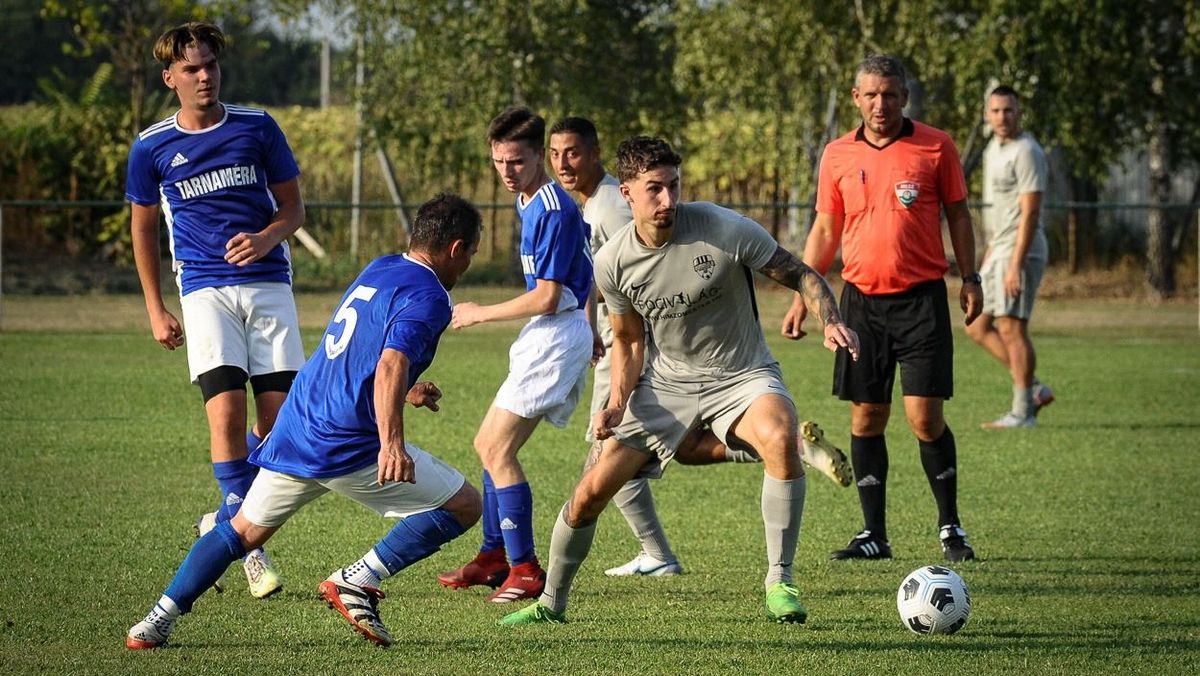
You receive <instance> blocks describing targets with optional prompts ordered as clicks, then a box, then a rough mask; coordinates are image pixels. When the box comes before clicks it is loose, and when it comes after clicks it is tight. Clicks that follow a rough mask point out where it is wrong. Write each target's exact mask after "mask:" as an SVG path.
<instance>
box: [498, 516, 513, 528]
mask: <svg viewBox="0 0 1200 676" xmlns="http://www.w3.org/2000/svg"><path fill="white" fill-rule="evenodd" d="M516 529H517V524H515V523H513V522H512V519H510V518H508V517H504V520H503V521H501V522H500V530H516Z"/></svg>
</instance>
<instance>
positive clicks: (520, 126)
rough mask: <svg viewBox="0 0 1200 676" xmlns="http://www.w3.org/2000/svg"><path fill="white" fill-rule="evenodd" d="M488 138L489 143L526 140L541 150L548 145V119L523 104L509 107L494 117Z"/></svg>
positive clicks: (488, 131)
mask: <svg viewBox="0 0 1200 676" xmlns="http://www.w3.org/2000/svg"><path fill="white" fill-rule="evenodd" d="M487 139H488V143H504V142H509V141H524V142H526V143H528V144H529V145H530V146H532V147H533V148H534V149H535V150H541V149H542V148H544V147H545V145H546V120H545V119H543V118H542V116H541V115H538V114H537V113H535V112H533V111H532V110H530V109H528V108H525V107H523V106H516V107H513V108H509V109H507V110H505V111H504V112H503V113H500V114H499V115H497V116H496V117H494V118H492V122H491V124H489V125H488V130H487Z"/></svg>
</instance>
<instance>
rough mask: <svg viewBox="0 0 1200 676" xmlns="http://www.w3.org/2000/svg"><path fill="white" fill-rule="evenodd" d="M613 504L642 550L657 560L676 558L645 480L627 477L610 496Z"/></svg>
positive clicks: (647, 482) (668, 560)
mask: <svg viewBox="0 0 1200 676" xmlns="http://www.w3.org/2000/svg"><path fill="white" fill-rule="evenodd" d="M613 503H614V504H616V506H617V509H620V510H621V516H624V517H625V521H627V522H628V523H629V528H630V529H632V530H633V534H634V535H635V536H637V539H638V542H640V543H641V545H642V551H643V552H646V553H647V554H649V555H650V556H653V557H654V558H656V559H658V560H659V561H667V562H670V561H674V560H675V552H673V551H671V544H670V543H669V542H667V534H666V532H664V531H663V526H662V522H661V521H659V520H658V511H657V510H655V508H654V495H653V494H652V493H651V492H650V482H649V481H648V480H646V479H640V478H639V479H630V480H629V481H627V482H626V483H625V485H624V486H621V490H619V491H617V494H616V495H615V496H613Z"/></svg>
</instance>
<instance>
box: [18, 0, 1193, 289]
mask: <svg viewBox="0 0 1200 676" xmlns="http://www.w3.org/2000/svg"><path fill="white" fill-rule="evenodd" d="M192 18H206V19H209V20H212V21H214V22H216V23H218V24H219V25H221V26H222V28H223V29H224V30H225V31H226V32H227V34H228V35H229V37H230V45H229V49H228V51H227V53H226V55H225V56H224V58H223V59H222V64H221V65H222V70H223V89H222V99H223V100H225V101H229V102H237V103H242V104H251V105H261V106H264V107H266V108H268V109H269V110H270V111H271V113H272V114H273V115H274V116H276V117H277V119H278V120H279V122H280V124H281V126H282V127H283V129H284V131H285V132H286V133H287V135H288V139H289V141H290V143H291V144H292V146H293V149H294V150H295V153H296V155H297V158H298V160H299V161H300V163H301V166H302V168H303V171H304V175H303V179H302V180H303V189H304V194H305V198H306V201H307V202H309V203H312V204H316V205H321V204H329V205H331V206H329V207H328V208H320V207H318V208H314V209H310V213H309V223H308V225H307V227H308V228H309V229H310V230H313V231H314V233H315V234H317V235H318V236H319V239H321V241H322V242H323V243H324V242H326V241H332V242H334V245H335V248H336V243H337V242H339V241H341V240H344V239H345V238H346V237H347V235H346V233H345V225H346V222H347V211H346V210H345V209H343V208H337V207H335V206H332V205H334V203H341V204H344V203H346V202H348V201H349V199H350V194H351V193H350V181H351V176H352V173H353V171H352V170H353V167H352V156H353V155H352V153H353V148H354V142H355V135H356V128H357V126H356V119H357V114H356V107H355V104H356V102H358V103H361V106H362V120H363V126H362V129H363V130H364V143H365V151H366V153H367V155H366V171H365V173H364V184H363V193H362V201H363V202H387V201H389V200H390V197H389V193H388V191H387V189H386V186H385V184H384V182H383V180H382V177H381V175H380V172H379V171H378V168H377V165H376V163H375V162H374V161H373V158H372V156H371V153H373V152H374V150H375V148H377V147H378V148H382V149H383V150H384V151H385V152H386V154H387V156H388V157H389V158H390V159H391V162H392V164H393V166H394V168H395V172H396V176H397V179H398V181H399V187H400V190H401V193H402V194H403V195H404V196H405V198H406V199H407V200H409V201H411V202H413V203H419V202H420V201H421V200H422V199H424V198H426V197H428V196H430V195H431V194H433V193H434V192H436V191H438V190H443V189H452V190H455V191H457V192H459V193H461V194H463V195H465V196H467V197H468V198H470V199H472V200H474V201H476V202H477V203H479V204H482V205H485V206H486V205H507V204H509V203H510V197H509V196H508V195H507V194H506V193H504V192H503V191H502V190H500V189H499V186H498V184H497V182H496V181H495V179H494V177H493V175H492V171H491V167H490V163H489V155H488V149H487V147H486V145H485V143H484V140H483V138H484V130H485V128H486V125H487V123H488V121H489V119H490V118H491V117H492V116H493V115H494V114H495V113H496V112H498V111H499V110H501V109H503V108H504V107H506V106H508V105H512V104H523V105H527V106H529V107H531V108H533V109H535V110H537V111H539V112H540V113H542V114H543V115H544V116H545V117H546V118H547V121H548V122H552V121H553V120H554V119H556V118H558V117H560V116H562V115H566V114H575V115H584V116H587V117H590V118H591V119H593V120H594V121H595V122H596V124H597V127H598V128H599V130H600V133H601V141H602V145H603V150H604V154H605V156H606V157H610V158H611V157H612V154H613V151H614V150H615V147H616V145H617V143H618V142H619V141H620V140H621V139H623V138H625V137H627V136H629V135H632V134H636V133H648V134H656V135H662V136H665V137H667V138H668V139H670V140H671V141H672V142H673V143H675V144H676V145H677V147H678V148H679V149H680V150H681V151H682V153H683V155H684V158H685V164H684V174H685V198H686V199H708V200H714V201H719V202H723V203H739V204H768V203H793V204H795V203H805V202H809V201H811V199H812V197H813V194H814V192H815V178H816V177H815V169H816V166H817V161H818V159H819V154H820V152H821V149H822V148H823V147H824V144H825V143H827V142H828V141H829V140H831V138H833V137H836V136H838V135H841V134H843V133H845V132H846V131H848V130H850V129H852V128H853V127H854V126H855V125H856V124H857V122H858V117H857V111H856V110H855V109H854V107H853V105H852V104H851V101H850V97H849V91H850V88H851V87H852V86H853V78H854V69H855V67H856V65H857V63H858V62H859V61H860V60H861V59H862V58H863V57H864V56H865V55H867V54H869V53H872V52H886V53H892V54H895V55H897V56H899V57H900V58H901V59H903V61H904V62H905V64H906V65H907V66H908V68H909V73H910V81H911V87H912V100H911V102H910V107H909V110H908V113H909V115H910V116H911V117H913V118H914V119H919V120H922V121H925V122H927V123H929V124H932V125H934V126H938V127H941V128H943V129H945V130H946V131H948V132H949V133H950V134H951V135H952V136H953V137H954V138H955V140H956V142H957V143H958V145H959V149H960V152H961V154H962V155H963V160H964V165H965V166H966V168H967V170H968V172H969V174H971V175H972V179H973V180H974V181H975V182H976V183H977V181H978V178H977V174H976V172H975V169H976V167H977V164H978V157H979V154H980V153H981V152H982V149H983V146H984V145H985V143H986V141H987V130H986V127H985V125H983V123H982V122H983V120H982V109H983V102H984V95H985V92H986V91H987V90H988V89H989V88H990V86H992V85H994V84H997V83H1007V84H1011V85H1013V86H1014V87H1015V88H1016V89H1017V90H1018V91H1019V92H1021V93H1022V95H1023V97H1024V104H1025V108H1026V110H1027V111H1028V113H1027V117H1026V127H1027V128H1028V129H1030V130H1031V131H1032V132H1033V133H1034V134H1035V136H1037V138H1039V139H1040V140H1041V141H1042V143H1043V144H1044V145H1046V146H1047V147H1048V148H1052V149H1053V151H1054V153H1055V155H1056V157H1058V158H1059V159H1060V163H1061V166H1062V168H1063V174H1064V175H1063V177H1062V178H1063V181H1062V183H1063V184H1064V185H1063V186H1061V188H1062V191H1061V192H1060V193H1059V194H1060V195H1062V197H1063V198H1064V199H1065V200H1071V201H1077V202H1097V201H1105V199H1104V198H1105V197H1106V196H1105V195H1104V194H1102V186H1103V185H1104V183H1105V180H1106V179H1107V178H1108V177H1109V175H1110V174H1111V173H1112V172H1113V171H1114V170H1115V169H1118V168H1120V163H1121V162H1123V161H1128V159H1127V158H1130V157H1134V158H1142V159H1145V160H1147V161H1148V166H1149V172H1150V173H1149V186H1150V187H1149V192H1148V194H1147V196H1146V197H1147V200H1148V201H1150V202H1156V203H1163V204H1165V203H1169V202H1182V203H1190V204H1193V205H1194V204H1196V203H1197V202H1200V180H1196V179H1195V178H1192V180H1189V181H1183V183H1182V185H1181V182H1180V180H1179V177H1180V176H1188V177H1197V176H1200V173H1198V172H1197V171H1196V169H1197V167H1200V125H1197V124H1196V117H1195V114H1194V102H1195V101H1196V100H1197V99H1198V98H1200V72H1198V71H1197V65H1198V59H1197V57H1198V55H1200V0H1175V1H1168V0H1146V1H1145V2H1140V3H1129V2H1125V1H1124V0H1089V1H1086V2H1084V1H1082V0H1076V1H1068V0H880V1H878V2H869V3H868V2H864V1H863V0H854V1H853V2H849V3H828V2H826V3H821V2H809V1H807V0H806V1H802V2H797V1H795V0H665V1H662V2H655V1H651V0H631V1H624V2H618V1H616V0H491V1H489V2H486V3H480V2H476V1H472V0H439V1H435V0H389V1H386V2H385V1H383V0H379V1H367V0H357V1H355V2H335V1H333V0H254V1H252V2H234V1H232V0H214V1H211V2H205V3H201V4H197V3H193V2H185V1H182V0H127V1H126V2H123V3H110V2H104V1H101V0H8V1H7V2H5V3H4V5H3V7H2V8H0V72H4V73H5V76H4V80H5V85H4V87H0V200H119V199H121V197H122V195H123V183H124V171H125V161H126V153H127V152H128V146H129V143H130V142H131V140H132V138H133V136H134V135H135V134H136V132H137V131H138V130H140V129H142V128H144V127H145V126H147V125H148V124H150V123H151V122H153V121H155V120H158V119H161V118H162V117H165V116H166V115H169V114H171V113H172V112H173V111H174V109H175V101H174V99H173V97H171V96H170V95H169V92H167V91H166V89H165V88H164V87H163V86H162V84H161V74H160V71H161V66H159V65H158V64H155V63H154V62H153V59H152V56H151V47H152V44H153V40H154V38H155V37H156V36H157V35H158V34H160V33H161V32H162V31H163V30H165V29H166V28H168V27H170V26H173V25H176V24H178V23H181V22H182V21H185V20H188V19H192ZM323 42H327V43H328V44H329V47H330V49H329V53H330V58H329V62H328V63H329V67H330V73H331V76H330V78H329V82H330V86H329V88H328V93H327V95H325V96H324V97H323V96H322V88H321V78H320V72H321V52H322V43H323ZM360 48H361V52H360V51H359V49H360ZM360 61H361V64H362V67H363V75H364V78H363V82H364V84H363V87H362V88H361V90H360V89H357V88H356V87H355V79H356V78H355V76H356V70H355V67H356V64H357V63H359V62H360ZM973 194H978V193H977V192H976V193H973ZM748 210H750V211H751V212H752V213H753V215H755V216H756V217H758V218H759V219H760V220H761V221H762V222H763V224H764V226H766V227H768V228H769V229H770V230H771V231H772V232H773V234H775V235H776V236H777V237H778V238H780V240H781V241H787V242H790V243H792V244H795V243H796V240H797V239H798V238H799V237H802V236H803V233H804V226H805V224H806V223H807V219H808V218H809V217H810V214H808V213H801V211H800V210H799V209H793V210H791V211H789V210H788V209H780V208H774V209H764V210H761V211H754V210H752V209H748ZM510 211H511V210H507V209H505V208H504V207H503V206H497V207H494V208H492V207H488V211H487V213H486V214H485V215H486V216H488V217H489V219H490V222H491V225H492V226H493V227H494V229H495V230H499V229H500V228H501V226H503V227H507V224H508V223H509V222H511V213H510ZM1180 213H1182V212H1180ZM1160 216H1161V218H1160V220H1158V221H1155V220H1154V216H1153V214H1151V216H1149V217H1148V218H1147V225H1146V227H1147V230H1146V236H1145V237H1144V238H1143V239H1141V240H1138V241H1137V245H1138V246H1140V247H1143V248H1142V249H1141V250H1140V251H1138V252H1137V255H1139V256H1142V257H1144V258H1145V259H1146V262H1147V265H1148V272H1147V275H1148V281H1150V283H1151V286H1152V287H1156V288H1159V289H1161V290H1162V291H1163V292H1164V293H1165V294H1168V295H1169V294H1170V293H1171V292H1172V289H1173V286H1174V284H1175V280H1174V279H1173V277H1172V276H1171V275H1172V274H1173V273H1171V270H1173V269H1174V259H1176V258H1178V257H1179V256H1180V255H1181V252H1183V251H1185V249H1184V248H1183V247H1182V237H1181V233H1183V232H1184V231H1185V230H1186V229H1187V224H1186V222H1185V220H1184V219H1185V218H1186V214H1183V215H1182V216H1179V215H1178V214H1176V213H1175V212H1171V211H1163V212H1162V213H1161V214H1160ZM1078 217H1079V218H1080V219H1082V223H1083V225H1084V226H1085V228H1084V231H1085V232H1088V233H1093V234H1095V233H1099V232H1102V231H1103V228H1101V227H1099V226H1097V225H1096V224H1095V223H1094V222H1092V223H1090V224H1089V223H1088V220H1087V219H1093V221H1094V219H1096V218H1097V217H1098V216H1097V212H1096V211H1094V210H1092V211H1081V212H1080V213H1079V214H1078ZM363 219H364V223H365V228H364V232H366V233H368V244H370V246H369V247H364V248H365V249H366V250H367V251H369V252H370V251H373V249H372V248H371V247H375V248H389V247H390V248H393V249H394V248H395V247H396V246H399V245H402V244H403V241H402V240H403V237H402V232H399V228H398V227H397V220H398V219H397V218H396V213H395V211H394V210H389V209H375V210H367V211H365V212H364V215H363ZM126 231H127V213H126V212H125V210H124V209H122V208H119V207H107V208H101V207H95V208H88V209H84V210H61V211H51V212H46V211H38V210H34V209H25V210H21V209H17V210H9V211H8V212H6V216H5V239H6V246H8V247H10V248H15V249H16V250H18V251H20V250H31V251H32V250H46V249H56V250H59V251H62V252H65V253H69V254H71V255H73V256H91V257H94V258H96V259H99V260H105V261H117V262H120V263H126V264H127V263H128V261H129V260H130V258H129V256H130V255H129V251H128V245H127V237H128V235H127V234H126ZM507 232H508V231H507V230H505V231H504V232H502V233H500V234H492V235H491V239H490V240H489V241H488V242H486V243H485V253H487V254H489V257H499V256H500V254H501V253H502V252H503V251H504V250H506V248H507V246H508V242H507V234H504V233H507ZM371 233H375V234H371ZM1156 266H1158V269H1157V271H1156V270H1155V268H1156ZM351 267H352V268H353V267H354V266H353V265H352V266H351Z"/></svg>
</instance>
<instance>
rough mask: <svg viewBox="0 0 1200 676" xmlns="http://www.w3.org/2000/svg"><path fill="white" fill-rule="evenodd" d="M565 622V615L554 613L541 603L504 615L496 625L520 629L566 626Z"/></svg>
mask: <svg viewBox="0 0 1200 676" xmlns="http://www.w3.org/2000/svg"><path fill="white" fill-rule="evenodd" d="M566 622H567V614H566V613H556V612H554V611H553V610H550V609H549V608H547V607H546V606H543V605H542V604H541V603H534V604H532V605H528V606H525V607H524V608H522V609H520V610H518V611H517V612H515V613H509V614H508V615H505V616H504V617H502V618H500V620H499V621H498V622H496V624H498V625H500V626H502V627H521V626H525V625H527V624H566Z"/></svg>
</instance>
